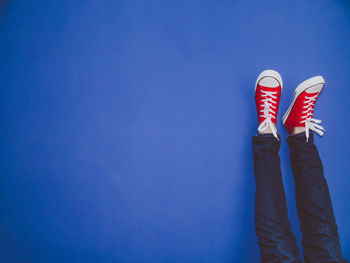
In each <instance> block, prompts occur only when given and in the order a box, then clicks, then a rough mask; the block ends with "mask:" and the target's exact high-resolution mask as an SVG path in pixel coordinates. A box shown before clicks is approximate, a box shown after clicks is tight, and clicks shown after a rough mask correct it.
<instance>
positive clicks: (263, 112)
mask: <svg viewBox="0 0 350 263" xmlns="http://www.w3.org/2000/svg"><path fill="white" fill-rule="evenodd" d="M282 86H283V83H282V78H281V75H280V74H279V73H278V72H277V71H274V70H264V71H263V72H261V73H260V75H259V77H258V78H257V80H256V83H255V103H256V110H257V113H258V120H259V127H258V131H259V132H263V131H265V130H266V129H268V128H269V127H270V129H271V130H272V134H273V135H274V136H275V137H276V138H277V140H278V136H277V130H276V128H275V126H274V125H273V124H275V125H276V121H277V113H278V106H279V103H280V97H281V91H282Z"/></svg>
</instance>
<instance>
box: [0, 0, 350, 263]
mask: <svg viewBox="0 0 350 263" xmlns="http://www.w3.org/2000/svg"><path fill="white" fill-rule="evenodd" d="M349 30H350V2H348V1H340V0H310V1H302V0H296V1H272V0H267V1H243V0H240V1H213V0H201V1H182V0H179V1H170V0H162V1H161V0H159V1H153V0H151V1H137V0H135V1H126V0H125V1H124V0H99V1H93V0H85V1H83V0H80V1H79V0H60V1H59V0H51V1H47V0H31V1H19V0H13V1H9V2H8V4H7V5H6V6H5V8H4V9H3V11H2V17H1V24H0V88H1V95H0V113H1V115H0V116H1V122H0V132H1V133H0V135H1V142H0V143H1V144H0V149H1V152H0V154H1V162H0V169H1V170H0V171H1V176H0V261H1V262H4V263H8V262H11V263H12V262H26V263H27V262H29V263H31V262H33V263H41V262H43V263H50V262H57V263H58V262H60V263H61V262H67V263H68V262H84V263H87V262H252V263H253V262H258V260H259V249H258V246H257V240H256V237H255V232H254V191H255V184H254V174H253V162H252V151H251V136H252V135H254V134H255V133H256V128H257V118H256V113H255V105H254V98H253V89H254V82H255V79H256V77H257V75H258V74H259V73H260V71H261V70H263V69H267V68H273V69H276V70H278V71H279V72H280V73H281V74H282V77H283V79H284V82H285V88H284V90H283V94H282V101H281V106H280V114H279V116H280V117H282V114H283V113H284V111H285V110H286V108H287V107H288V105H289V102H290V100H291V96H292V93H293V91H294V88H295V87H296V85H297V84H298V83H299V82H301V81H303V80H305V79H306V78H308V77H311V76H314V75H317V74H322V75H323V76H324V77H325V79H326V82H327V83H326V86H325V90H324V92H323V94H322V96H321V97H320V99H319V101H318V103H317V105H316V114H315V117H317V118H320V119H322V120H323V121H324V125H325V128H326V129H327V133H326V135H325V136H324V137H323V138H316V143H317V145H318V147H319V151H320V154H321V157H322V159H323V161H324V166H325V172H326V178H327V180H328V183H329V187H330V191H331V195H332V200H333V203H334V210H335V215H336V219H337V223H338V225H339V231H340V236H341V241H342V244H343V248H344V254H345V255H346V257H348V258H350V250H349V248H350V220H349V216H350V207H349V199H350V191H349V188H350V176H349V171H350V162H349V160H350V150H349V146H350V137H349V130H350V122H349V118H348V115H349V106H348V105H349V101H350V85H349V84H350V59H349V58H350V34H349V32H350V31H349ZM278 129H279V132H280V133H281V135H282V137H283V138H285V137H286V135H287V134H286V131H285V130H284V129H283V127H282V125H281V123H279V124H278ZM281 159H282V170H283V179H284V182H285V185H286V193H287V201H288V207H289V213H290V219H291V221H292V224H293V230H294V231H295V232H296V235H297V238H298V239H300V231H299V229H298V222H297V215H296V209H295V202H294V188H293V177H292V173H291V168H290V163H289V159H288V148H287V145H286V142H285V141H284V140H283V145H282V148H281Z"/></svg>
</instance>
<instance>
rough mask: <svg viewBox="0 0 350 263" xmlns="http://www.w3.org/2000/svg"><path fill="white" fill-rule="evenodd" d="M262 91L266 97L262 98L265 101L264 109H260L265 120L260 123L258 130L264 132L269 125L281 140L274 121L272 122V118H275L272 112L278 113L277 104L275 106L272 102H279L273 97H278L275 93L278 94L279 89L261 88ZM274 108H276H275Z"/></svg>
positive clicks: (274, 134)
mask: <svg viewBox="0 0 350 263" xmlns="http://www.w3.org/2000/svg"><path fill="white" fill-rule="evenodd" d="M261 92H262V93H263V94H262V95H261V96H262V97H264V99H263V100H261V102H263V103H264V108H263V109H262V110H260V112H262V114H261V115H260V117H262V118H265V120H264V121H263V122H262V123H260V125H259V127H258V131H259V132H263V131H265V130H266V129H267V128H268V127H270V129H271V131H272V134H273V136H275V137H276V138H277V140H279V139H278V136H277V130H276V128H275V127H274V126H273V122H272V118H274V117H273V115H272V114H276V111H275V110H276V106H274V105H272V104H277V102H276V101H274V100H273V99H277V96H276V95H275V94H277V91H264V90H261ZM272 108H274V109H275V110H273V109H272Z"/></svg>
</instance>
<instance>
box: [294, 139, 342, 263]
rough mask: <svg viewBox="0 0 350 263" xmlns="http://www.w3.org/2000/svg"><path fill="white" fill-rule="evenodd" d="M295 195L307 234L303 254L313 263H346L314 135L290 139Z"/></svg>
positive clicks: (304, 239)
mask: <svg viewBox="0 0 350 263" xmlns="http://www.w3.org/2000/svg"><path fill="white" fill-rule="evenodd" d="M287 142H288V144H289V147H290V160H291V163H292V169H293V173H294V180H295V196H296V203H297V209H298V215H299V220H300V226H301V230H302V233H303V238H302V244H303V254H304V260H305V262H306V263H309V262H312V263H314V262H318V263H321V262H345V261H344V259H343V257H342V252H341V248H340V243H339V236H338V230H337V225H336V223H335V219H334V214H333V208H332V203H331V199H330V195H329V190H328V185H327V181H326V179H325V178H324V175H323V166H322V163H321V159H320V157H319V154H318V151H317V148H316V146H315V144H314V136H313V134H312V133H310V138H309V141H308V142H306V137H305V133H301V134H297V135H293V136H289V137H288V138H287Z"/></svg>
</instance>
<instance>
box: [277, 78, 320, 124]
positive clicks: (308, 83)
mask: <svg viewBox="0 0 350 263" xmlns="http://www.w3.org/2000/svg"><path fill="white" fill-rule="evenodd" d="M319 84H323V85H324V84H325V80H324V78H323V77H322V76H316V77H312V78H309V79H307V80H305V81H303V82H302V83H300V84H299V85H298V87H297V88H296V89H295V91H294V95H293V99H292V103H291V104H290V105H289V108H288V110H287V111H286V113H285V114H284V115H283V118H282V120H283V125H284V124H285V123H286V121H287V119H288V117H289V114H290V112H291V110H292V108H293V106H294V103H295V102H296V100H297V99H298V97H299V95H300V94H301V93H303V92H304V91H305V90H307V89H310V88H312V87H314V86H316V85H319ZM322 88H323V87H322ZM321 90H322V89H321Z"/></svg>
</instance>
